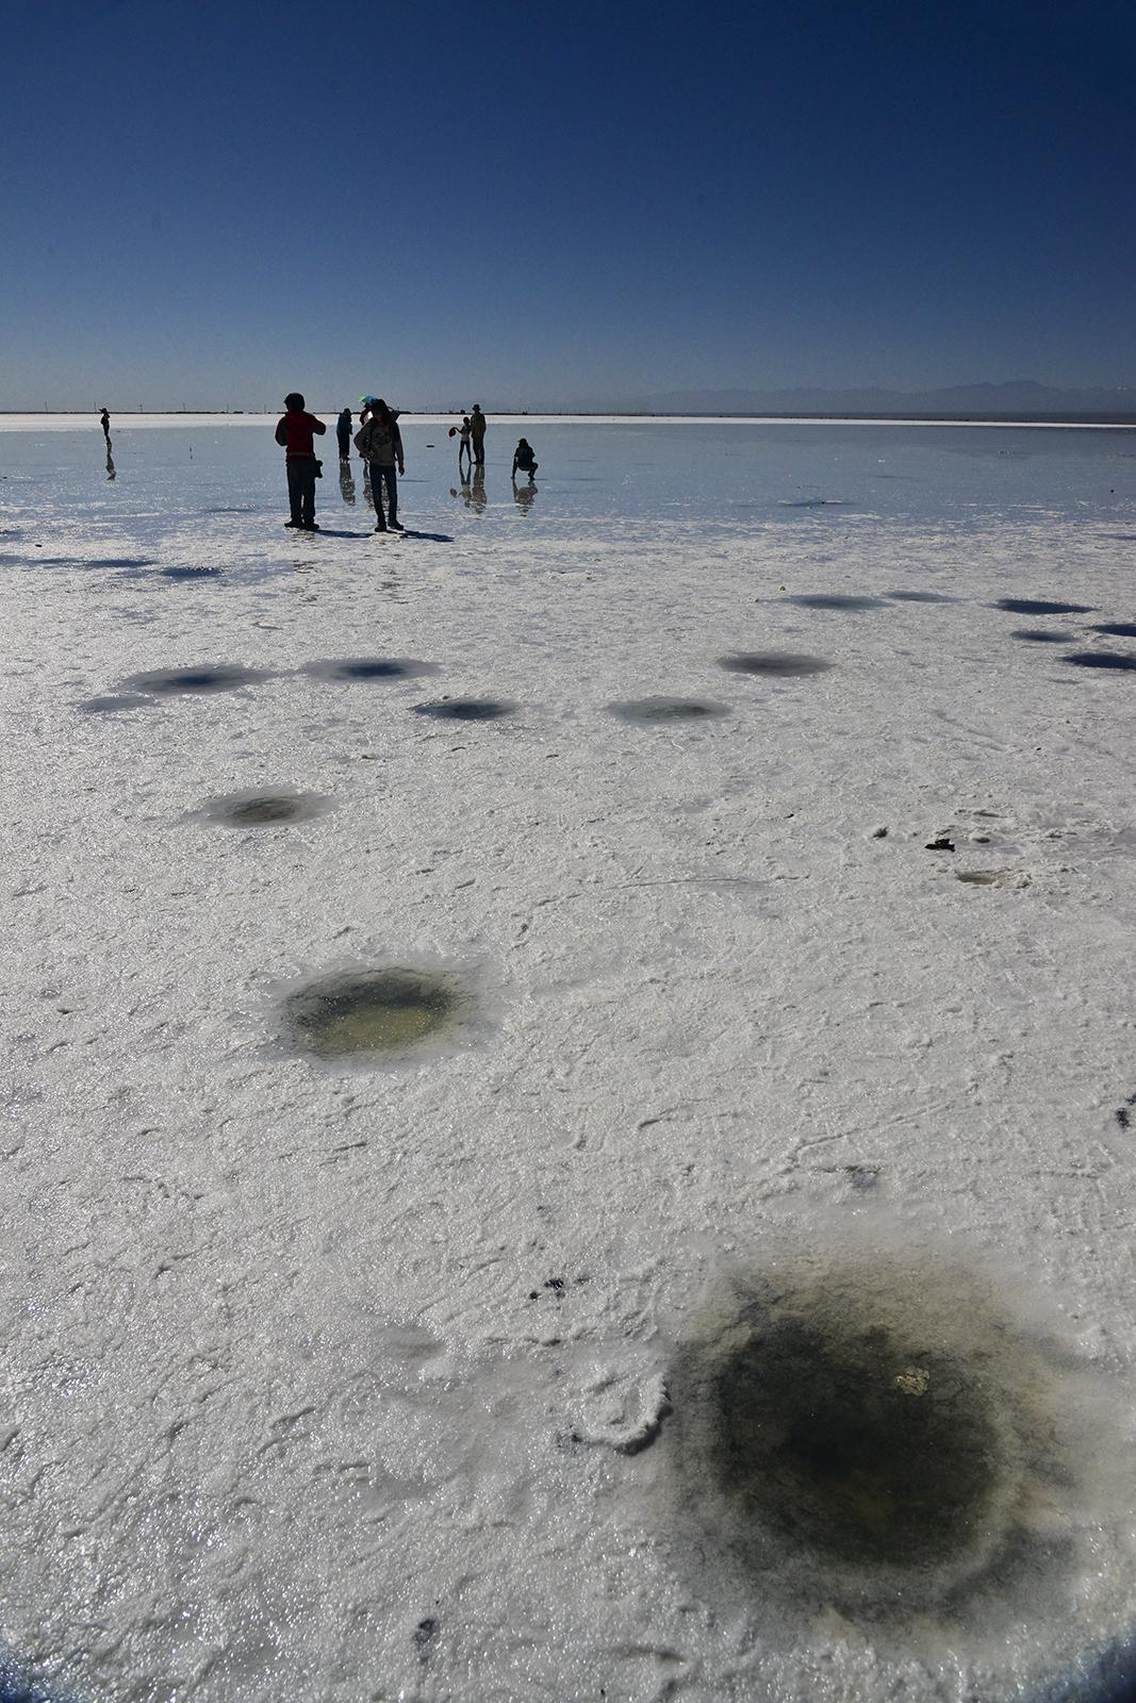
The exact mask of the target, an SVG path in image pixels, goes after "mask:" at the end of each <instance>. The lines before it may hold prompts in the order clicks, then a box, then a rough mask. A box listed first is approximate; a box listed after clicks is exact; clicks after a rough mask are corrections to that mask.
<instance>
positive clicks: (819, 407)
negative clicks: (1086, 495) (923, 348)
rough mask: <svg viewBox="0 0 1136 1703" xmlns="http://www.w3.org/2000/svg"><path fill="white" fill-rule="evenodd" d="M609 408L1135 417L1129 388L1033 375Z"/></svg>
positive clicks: (703, 395)
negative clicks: (933, 386) (1081, 385)
mask: <svg viewBox="0 0 1136 1703" xmlns="http://www.w3.org/2000/svg"><path fill="white" fill-rule="evenodd" d="M612 411H613V412H616V411H619V412H622V411H627V412H629V413H635V414H798V415H808V414H844V415H847V414H855V415H865V414H867V415H882V416H884V417H895V416H897V415H901V416H903V418H905V419H916V420H918V419H933V420H957V419H981V420H1101V421H1109V420H1117V421H1132V420H1136V388H1132V387H1122V388H1117V389H1115V390H1105V389H1099V390H1062V389H1058V388H1057V387H1056V386H1054V385H1049V384H1038V383H1037V382H1036V381H1035V380H1034V379H1013V380H1011V381H1010V382H1009V383H1007V384H952V385H948V386H946V387H945V388H944V389H941V390H883V389H879V388H877V387H869V388H867V389H863V390H821V389H801V390H756V389H755V390H671V391H664V392H662V393H661V394H660V395H658V396H648V397H641V398H640V399H639V400H638V401H633V402H627V403H624V404H623V408H622V409H619V410H614V409H613V410H612Z"/></svg>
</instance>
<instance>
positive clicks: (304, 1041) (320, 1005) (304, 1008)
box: [285, 967, 468, 1058]
mask: <svg viewBox="0 0 1136 1703" xmlns="http://www.w3.org/2000/svg"><path fill="white" fill-rule="evenodd" d="M467 1002H468V996H467V995H465V994H463V993H462V992H461V990H460V989H459V988H458V987H456V986H455V985H454V984H452V983H451V982H449V981H448V980H445V979H443V978H442V977H439V976H433V975H427V974H426V973H424V972H423V971H420V970H412V969H404V968H401V967H395V968H390V969H381V970H357V971H344V972H342V973H340V974H337V975H331V976H324V977H322V978H320V979H319V980H318V981H313V982H310V983H309V984H308V985H307V987H304V988H300V989H298V990H297V991H296V992H295V993H293V994H290V995H289V996H288V998H287V1000H286V1001H285V1016H286V1019H287V1023H288V1027H289V1029H290V1031H291V1034H292V1038H293V1040H294V1042H295V1043H296V1044H297V1045H298V1046H300V1047H302V1048H304V1049H305V1050H306V1051H309V1052H313V1053H316V1054H317V1055H318V1056H319V1057H321V1058H343V1057H349V1056H351V1055H352V1054H359V1053H392V1052H399V1051H401V1050H402V1049H403V1048H406V1047H412V1046H414V1045H415V1044H416V1043H418V1042H420V1041H424V1040H427V1039H429V1038H430V1037H431V1036H432V1035H436V1034H438V1033H440V1032H442V1031H444V1030H446V1029H447V1028H449V1027H450V1026H451V1025H452V1024H453V1023H454V1021H455V1020H456V1019H457V1017H458V1016H459V1015H460V1013H461V1011H462V1009H463V1007H464V1006H465V1005H466V1004H467Z"/></svg>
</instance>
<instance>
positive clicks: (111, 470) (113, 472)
mask: <svg viewBox="0 0 1136 1703" xmlns="http://www.w3.org/2000/svg"><path fill="white" fill-rule="evenodd" d="M106 446H107V462H106V466H107V479H108V480H111V479H117V478H118V472H117V469H116V468H115V465H114V456H113V455H112V454H111V453H110V439H109V438H108V439H107V441H106Z"/></svg>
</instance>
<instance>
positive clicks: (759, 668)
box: [718, 650, 835, 679]
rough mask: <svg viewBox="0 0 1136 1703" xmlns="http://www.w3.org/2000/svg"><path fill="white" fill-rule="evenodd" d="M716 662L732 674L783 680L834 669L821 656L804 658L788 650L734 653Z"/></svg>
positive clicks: (721, 657) (804, 656)
mask: <svg viewBox="0 0 1136 1703" xmlns="http://www.w3.org/2000/svg"><path fill="white" fill-rule="evenodd" d="M718 662H719V664H720V666H721V667H722V668H728V669H729V670H730V672H731V673H733V674H768V675H772V676H774V677H775V678H776V677H778V676H780V677H781V678H784V679H790V678H793V677H794V676H797V675H804V674H824V673H825V672H826V671H827V670H828V669H830V668H833V667H835V664H834V663H831V662H826V661H825V659H824V657H823V656H806V655H804V654H803V653H800V652H796V651H788V650H762V651H734V652H732V653H731V654H730V655H729V656H720V657H719V658H718Z"/></svg>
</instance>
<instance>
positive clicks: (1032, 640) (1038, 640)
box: [1010, 627, 1077, 645]
mask: <svg viewBox="0 0 1136 1703" xmlns="http://www.w3.org/2000/svg"><path fill="white" fill-rule="evenodd" d="M1076 636H1077V635H1076V634H1075V633H1055V632H1053V631H1052V629H1051V628H1048V627H1015V628H1014V631H1013V632H1012V633H1011V634H1010V637H1011V638H1012V639H1021V640H1023V642H1024V643H1026V644H1034V645H1069V644H1072V643H1073V642H1074V640H1075V639H1076Z"/></svg>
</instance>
